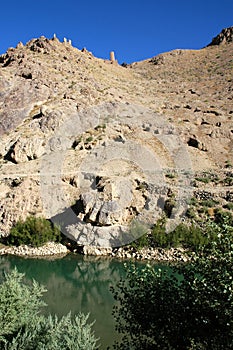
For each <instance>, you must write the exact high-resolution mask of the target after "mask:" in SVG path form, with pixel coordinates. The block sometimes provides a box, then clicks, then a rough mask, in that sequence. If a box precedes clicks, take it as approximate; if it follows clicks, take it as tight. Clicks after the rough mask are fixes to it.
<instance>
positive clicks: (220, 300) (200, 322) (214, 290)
mask: <svg viewBox="0 0 233 350" xmlns="http://www.w3.org/2000/svg"><path fill="white" fill-rule="evenodd" d="M212 230H213V231H214V232H217V231H219V232H220V233H219V234H218V236H216V239H214V240H212V241H211V242H210V244H209V246H208V247H204V249H202V250H201V251H200V252H197V253H194V254H193V256H192V257H191V260H190V262H189V263H188V264H184V263H179V264H174V265H171V266H170V269H169V268H167V267H163V266H160V267H159V268H158V266H156V265H151V266H150V265H149V264H148V265H147V266H146V267H145V268H143V269H141V268H139V267H138V266H137V265H136V264H135V265H133V264H132V265H131V266H129V268H128V271H127V276H126V277H124V278H122V279H121V280H120V281H119V282H118V283H117V287H115V288H112V289H111V290H112V291H113V295H114V298H115V299H116V300H117V302H118V303H117V304H116V306H115V307H114V310H113V315H114V317H115V320H116V330H117V331H118V332H119V333H120V334H121V338H120V341H118V343H117V344H115V347H114V349H117V350H122V349H131V350H141V349H147V350H149V349H161V350H165V349H166V350H191V349H192V350H194V349H195V350H230V349H233V297H232V289H233V283H232V264H233V254H232V227H230V226H228V227H225V229H223V228H221V227H217V225H216V224H214V223H209V224H208V225H207V227H206V231H208V232H211V231H212Z"/></svg>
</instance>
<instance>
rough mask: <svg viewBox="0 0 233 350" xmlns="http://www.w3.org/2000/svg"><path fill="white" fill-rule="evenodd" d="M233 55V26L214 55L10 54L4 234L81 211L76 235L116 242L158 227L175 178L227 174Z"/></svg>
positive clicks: (2, 100) (63, 50)
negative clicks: (147, 225)
mask: <svg viewBox="0 0 233 350" xmlns="http://www.w3.org/2000/svg"><path fill="white" fill-rule="evenodd" d="M232 53H233V43H232V28H228V29H227V30H225V31H223V32H222V33H221V34H220V35H219V36H218V39H216V38H215V39H213V42H212V45H211V46H208V47H206V48H204V49H201V50H195V51H194V50H175V51H172V52H168V53H164V54H161V55H158V56H156V57H153V58H151V59H148V60H145V61H142V62H135V63H133V64H130V65H126V66H125V67H122V66H120V65H118V64H117V63H115V62H110V61H108V60H102V59H98V58H95V57H94V56H93V55H92V53H90V52H88V51H87V50H85V49H83V50H81V51H80V50H78V49H76V48H74V47H72V46H71V45H70V44H69V43H61V42H59V40H58V39H56V38H55V39H51V40H49V39H46V38H44V37H41V38H39V39H33V40H31V41H30V42H28V43H27V44H26V45H25V46H24V45H23V44H21V43H19V44H18V46H17V47H16V48H10V49H8V51H7V52H6V53H5V54H4V55H2V56H0V135H1V139H0V157H1V159H0V167H1V168H0V171H1V173H0V232H2V233H4V234H7V233H8V232H9V229H10V227H11V226H12V225H13V224H14V222H15V221H17V220H18V219H19V218H20V217H22V218H25V217H26V216H27V215H30V214H36V215H45V216H46V217H55V216H57V215H58V216H59V215H61V216H62V215H63V216H62V220H63V221H64V216H65V217H67V215H69V214H70V212H68V213H66V210H67V208H69V207H70V206H71V205H74V207H73V210H72V215H71V216H72V219H71V221H70V222H69V224H70V225H69V228H68V231H67V232H66V233H67V234H68V235H70V236H71V237H74V238H75V239H79V240H80V241H82V239H83V240H84V241H85V239H86V238H83V237H86V236H85V235H87V234H88V235H90V232H92V234H93V235H94V236H96V235H98V236H101V235H102V236H104V237H108V240H110V238H109V235H110V234H111V233H110V232H113V231H112V230H113V229H115V228H116V227H120V228H121V230H122V232H123V231H124V230H125V228H126V226H127V225H128V224H129V222H130V221H131V220H132V218H134V217H140V216H141V218H142V219H143V220H144V221H148V222H151V221H155V220H156V218H157V217H158V216H159V215H160V214H161V212H162V210H163V209H164V205H165V204H164V203H166V202H167V201H168V200H169V199H171V197H172V198H173V195H174V196H178V197H179V194H177V192H179V190H177V188H178V187H177V186H178V183H179V180H180V178H179V176H178V177H177V176H173V175H174V174H173V175H171V173H177V172H178V173H183V172H184V171H185V170H186V171H187V172H189V173H190V172H191V171H192V172H194V173H195V172H200V171H204V170H208V169H215V171H217V172H221V169H223V167H224V166H225V164H226V162H228V164H230V162H233V152H232V150H233V122H232V116H233V88H232V86H233V84H232V83H233V60H232ZM169 135H170V136H169ZM169 174H170V175H169ZM166 175H168V176H166ZM175 175H176V174H175ZM185 180H187V179H185ZM182 181H184V179H182ZM161 184H162V186H159V185H161ZM156 186H157V187H156ZM158 187H160V188H159V189H158ZM61 189H62V190H61ZM228 190H229V188H228ZM171 193H172V195H171ZM180 196H181V195H180ZM180 199H182V200H183V199H184V198H183V197H182V198H181V197H180ZM74 203H75V204H74ZM158 203H160V204H158ZM64 213H66V214H64ZM152 213H153V214H152ZM73 214H74V215H73ZM74 216H75V217H74ZM76 218H78V220H79V221H78V222H77V221H76ZM65 221H66V219H65ZM80 222H81V223H83V222H85V223H86V225H82V224H80ZM80 225H81V226H80ZM80 233H81V234H80ZM92 238H93V237H92ZM97 243H98V242H97ZM105 244H106V242H105Z"/></svg>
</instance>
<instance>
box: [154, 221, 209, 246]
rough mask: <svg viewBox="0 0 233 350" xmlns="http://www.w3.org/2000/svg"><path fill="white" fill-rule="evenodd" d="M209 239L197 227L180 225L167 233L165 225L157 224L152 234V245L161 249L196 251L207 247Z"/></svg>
mask: <svg viewBox="0 0 233 350" xmlns="http://www.w3.org/2000/svg"><path fill="white" fill-rule="evenodd" d="M208 242H209V237H208V235H207V234H205V233H204V232H203V231H202V230H201V228H200V227H198V226H196V225H190V226H187V225H185V224H180V225H178V226H177V227H176V228H175V230H174V231H172V232H169V233H166V230H165V225H162V226H159V225H158V224H156V225H155V226H154V228H153V229H152V232H151V245H152V246H154V247H161V248H165V249H167V248H171V247H173V248H177V247H183V248H190V249H192V250H196V249H197V248H199V247H200V246H203V245H206V244H208Z"/></svg>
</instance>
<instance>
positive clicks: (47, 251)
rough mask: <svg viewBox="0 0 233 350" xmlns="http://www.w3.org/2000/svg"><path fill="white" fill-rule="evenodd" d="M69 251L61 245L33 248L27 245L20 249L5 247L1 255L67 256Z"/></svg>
mask: <svg viewBox="0 0 233 350" xmlns="http://www.w3.org/2000/svg"><path fill="white" fill-rule="evenodd" d="M68 252H69V250H68V249H67V248H66V246H64V245H63V244H61V243H54V242H48V243H46V244H45V245H43V246H41V247H38V248H33V247H30V246H27V245H21V246H19V247H4V248H1V249H0V255H5V254H10V255H18V256H34V257H36V256H57V255H59V256H60V255H66V254H67V253H68Z"/></svg>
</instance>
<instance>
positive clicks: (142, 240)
mask: <svg viewBox="0 0 233 350" xmlns="http://www.w3.org/2000/svg"><path fill="white" fill-rule="evenodd" d="M129 234H130V237H131V239H133V238H134V237H135V239H134V241H133V242H132V243H131V246H132V247H134V248H135V249H141V248H143V247H147V246H148V245H149V241H148V228H147V227H146V226H145V225H144V224H143V223H141V222H139V221H137V220H133V221H132V222H131V225H130V228H129Z"/></svg>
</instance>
